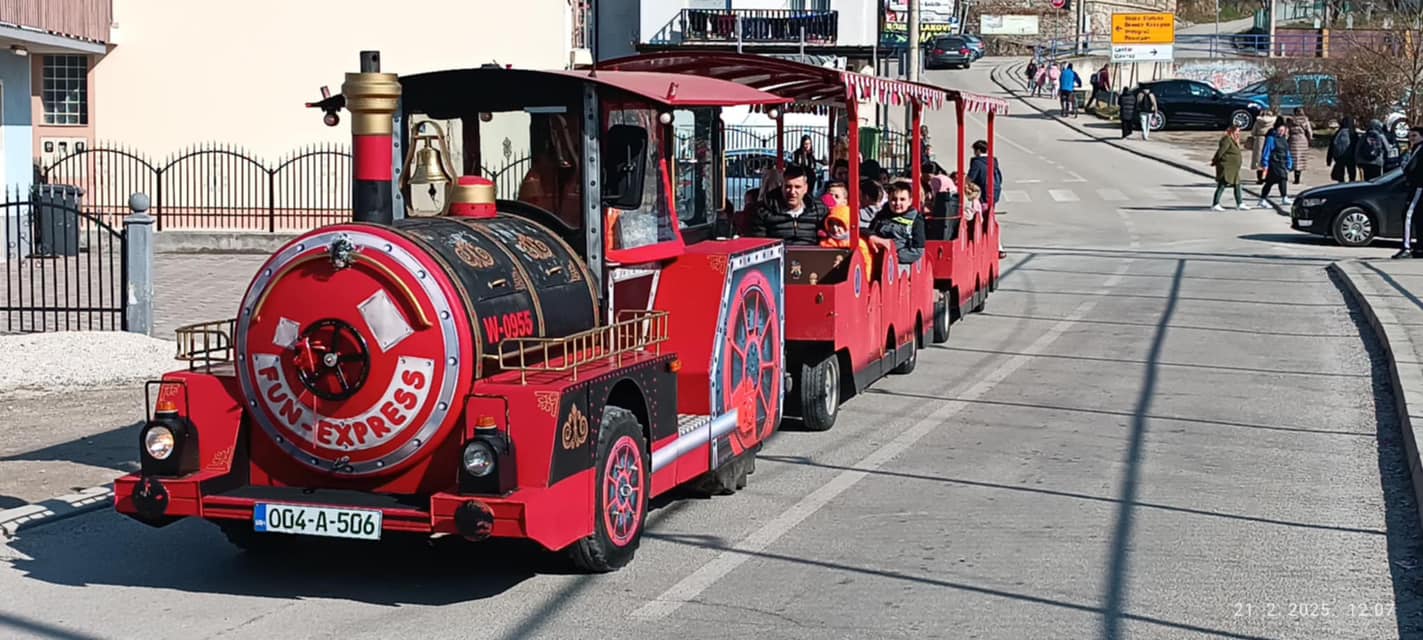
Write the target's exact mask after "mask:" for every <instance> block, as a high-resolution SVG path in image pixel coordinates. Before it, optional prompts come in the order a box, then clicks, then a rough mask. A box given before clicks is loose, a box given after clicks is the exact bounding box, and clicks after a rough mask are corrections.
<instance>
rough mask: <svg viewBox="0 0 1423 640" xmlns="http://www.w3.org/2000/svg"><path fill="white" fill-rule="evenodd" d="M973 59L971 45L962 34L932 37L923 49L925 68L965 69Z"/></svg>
mask: <svg viewBox="0 0 1423 640" xmlns="http://www.w3.org/2000/svg"><path fill="white" fill-rule="evenodd" d="M975 59H976V58H975V57H974V51H973V47H972V46H971V45H970V43H969V41H968V39H966V38H964V37H963V36H940V37H938V38H934V40H933V41H931V42H930V43H929V45H928V46H927V47H926V48H925V50H924V68H925V69H949V68H953V67H963V68H965V69H967V68H969V66H970V65H972V64H973V61H974V60H975Z"/></svg>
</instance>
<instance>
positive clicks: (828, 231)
mask: <svg viewBox="0 0 1423 640" xmlns="http://www.w3.org/2000/svg"><path fill="white" fill-rule="evenodd" d="M825 236H826V237H825V238H824V239H822V240H821V241H820V246H822V247H834V248H840V249H849V248H850V247H851V246H854V247H856V248H858V249H859V250H860V257H862V258H864V260H865V272H864V275H865V278H869V277H870V265H872V264H874V263H872V262H870V247H869V245H867V244H865V239H864V238H860V239H859V242H858V243H856V244H854V245H851V244H850V242H851V240H850V238H851V236H850V207H847V206H845V205H838V206H834V207H831V208H830V215H827V216H825Z"/></svg>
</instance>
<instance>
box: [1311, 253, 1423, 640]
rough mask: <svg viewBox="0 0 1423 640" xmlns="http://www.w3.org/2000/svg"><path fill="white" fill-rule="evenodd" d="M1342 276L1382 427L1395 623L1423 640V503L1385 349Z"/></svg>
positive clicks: (1380, 445) (1400, 632)
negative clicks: (1422, 508) (1421, 513)
mask: <svg viewBox="0 0 1423 640" xmlns="http://www.w3.org/2000/svg"><path fill="white" fill-rule="evenodd" d="M1339 278H1340V276H1339V275H1338V274H1337V273H1335V272H1334V270H1332V269H1331V270H1330V271H1329V279H1330V281H1331V282H1332V283H1333V284H1334V286H1335V288H1337V289H1338V290H1339V292H1340V295H1341V296H1342V297H1343V298H1344V303H1345V305H1346V306H1347V307H1348V309H1349V320H1350V321H1352V322H1353V323H1354V326H1355V327H1357V328H1358V329H1359V335H1360V336H1361V337H1362V340H1363V343H1364V349H1365V351H1367V352H1368V354H1369V371H1370V373H1371V378H1372V381H1373V393H1374V418H1375V420H1374V422H1375V424H1377V425H1378V429H1377V431H1376V433H1377V435H1378V467H1379V481H1380V483H1381V484H1382V485H1383V498H1384V523H1385V526H1386V527H1387V529H1388V569H1389V576H1390V577H1391V578H1392V583H1393V603H1394V618H1395V619H1396V620H1397V621H1398V637H1399V638H1423V580H1420V577H1423V576H1420V571H1419V570H1418V568H1419V564H1420V557H1419V555H1420V549H1421V548H1423V529H1421V528H1420V526H1419V520H1418V500H1417V497H1416V496H1415V495H1414V493H1413V483H1412V479H1411V478H1410V477H1409V473H1410V472H1409V463H1408V458H1407V453H1406V448H1405V446H1404V443H1403V438H1404V435H1403V430H1402V428H1401V426H1400V425H1399V422H1398V411H1397V407H1395V406H1394V393H1393V388H1392V382H1391V381H1390V376H1389V371H1388V360H1387V357H1386V356H1385V355H1384V353H1383V348H1382V346H1381V345H1379V344H1378V341H1377V340H1376V339H1374V338H1373V336H1374V331H1373V329H1372V328H1371V327H1370V326H1369V324H1368V322H1367V321H1366V320H1365V319H1364V316H1363V313H1362V312H1361V311H1360V309H1359V305H1358V302H1357V301H1355V300H1354V298H1353V296H1351V295H1349V294H1347V293H1345V290H1346V288H1345V287H1344V285H1343V283H1341V282H1340V281H1339Z"/></svg>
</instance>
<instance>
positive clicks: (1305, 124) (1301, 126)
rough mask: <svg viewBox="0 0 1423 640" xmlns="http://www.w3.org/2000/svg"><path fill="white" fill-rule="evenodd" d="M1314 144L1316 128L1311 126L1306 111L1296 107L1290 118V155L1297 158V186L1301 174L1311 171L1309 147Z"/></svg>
mask: <svg viewBox="0 0 1423 640" xmlns="http://www.w3.org/2000/svg"><path fill="white" fill-rule="evenodd" d="M1313 143H1314V127H1312V126H1310V124H1309V116H1307V115H1305V113H1304V109H1301V108H1299V107H1295V112H1294V117H1292V118H1290V153H1291V154H1294V157H1295V184H1299V180H1300V174H1302V173H1304V172H1305V170H1306V169H1309V146H1310V145H1311V144H1313Z"/></svg>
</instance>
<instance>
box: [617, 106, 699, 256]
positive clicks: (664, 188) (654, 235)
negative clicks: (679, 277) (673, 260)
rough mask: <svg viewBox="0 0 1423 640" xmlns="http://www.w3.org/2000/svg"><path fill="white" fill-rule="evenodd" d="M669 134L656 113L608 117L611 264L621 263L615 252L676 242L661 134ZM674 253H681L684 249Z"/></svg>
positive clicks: (634, 111)
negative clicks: (618, 261) (665, 132)
mask: <svg viewBox="0 0 1423 640" xmlns="http://www.w3.org/2000/svg"><path fill="white" fill-rule="evenodd" d="M665 129H667V128H666V127H663V126H661V125H660V124H659V123H658V121H657V112H656V111H655V110H653V109H638V108H626V109H613V110H611V111H610V112H609V114H608V119H607V128H606V129H605V130H604V134H603V140H602V159H603V172H604V175H603V204H604V206H605V207H606V208H607V217H606V222H605V226H606V228H607V248H608V251H609V258H610V259H613V260H616V259H617V256H615V255H613V252H619V251H632V250H636V249H647V248H651V247H655V246H657V245H661V244H663V243H672V242H674V241H677V240H678V236H677V231H676V229H675V228H674V227H673V224H675V223H674V222H673V221H672V216H671V212H670V207H669V201H670V197H669V196H670V194H669V193H668V191H669V190H670V189H669V188H668V187H669V184H668V183H669V182H670V176H668V174H667V173H666V172H667V162H666V156H665V154H664V152H663V149H664V145H665V144H666V141H665V139H664V136H663V135H662V133H661V132H662V131H663V130H665ZM669 133H670V131H669ZM673 250H674V251H680V246H678V247H675V248H674V249H673ZM643 255H644V257H647V256H646V254H643ZM628 259H629V260H631V259H633V258H628ZM649 259H656V257H650V258H649Z"/></svg>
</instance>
